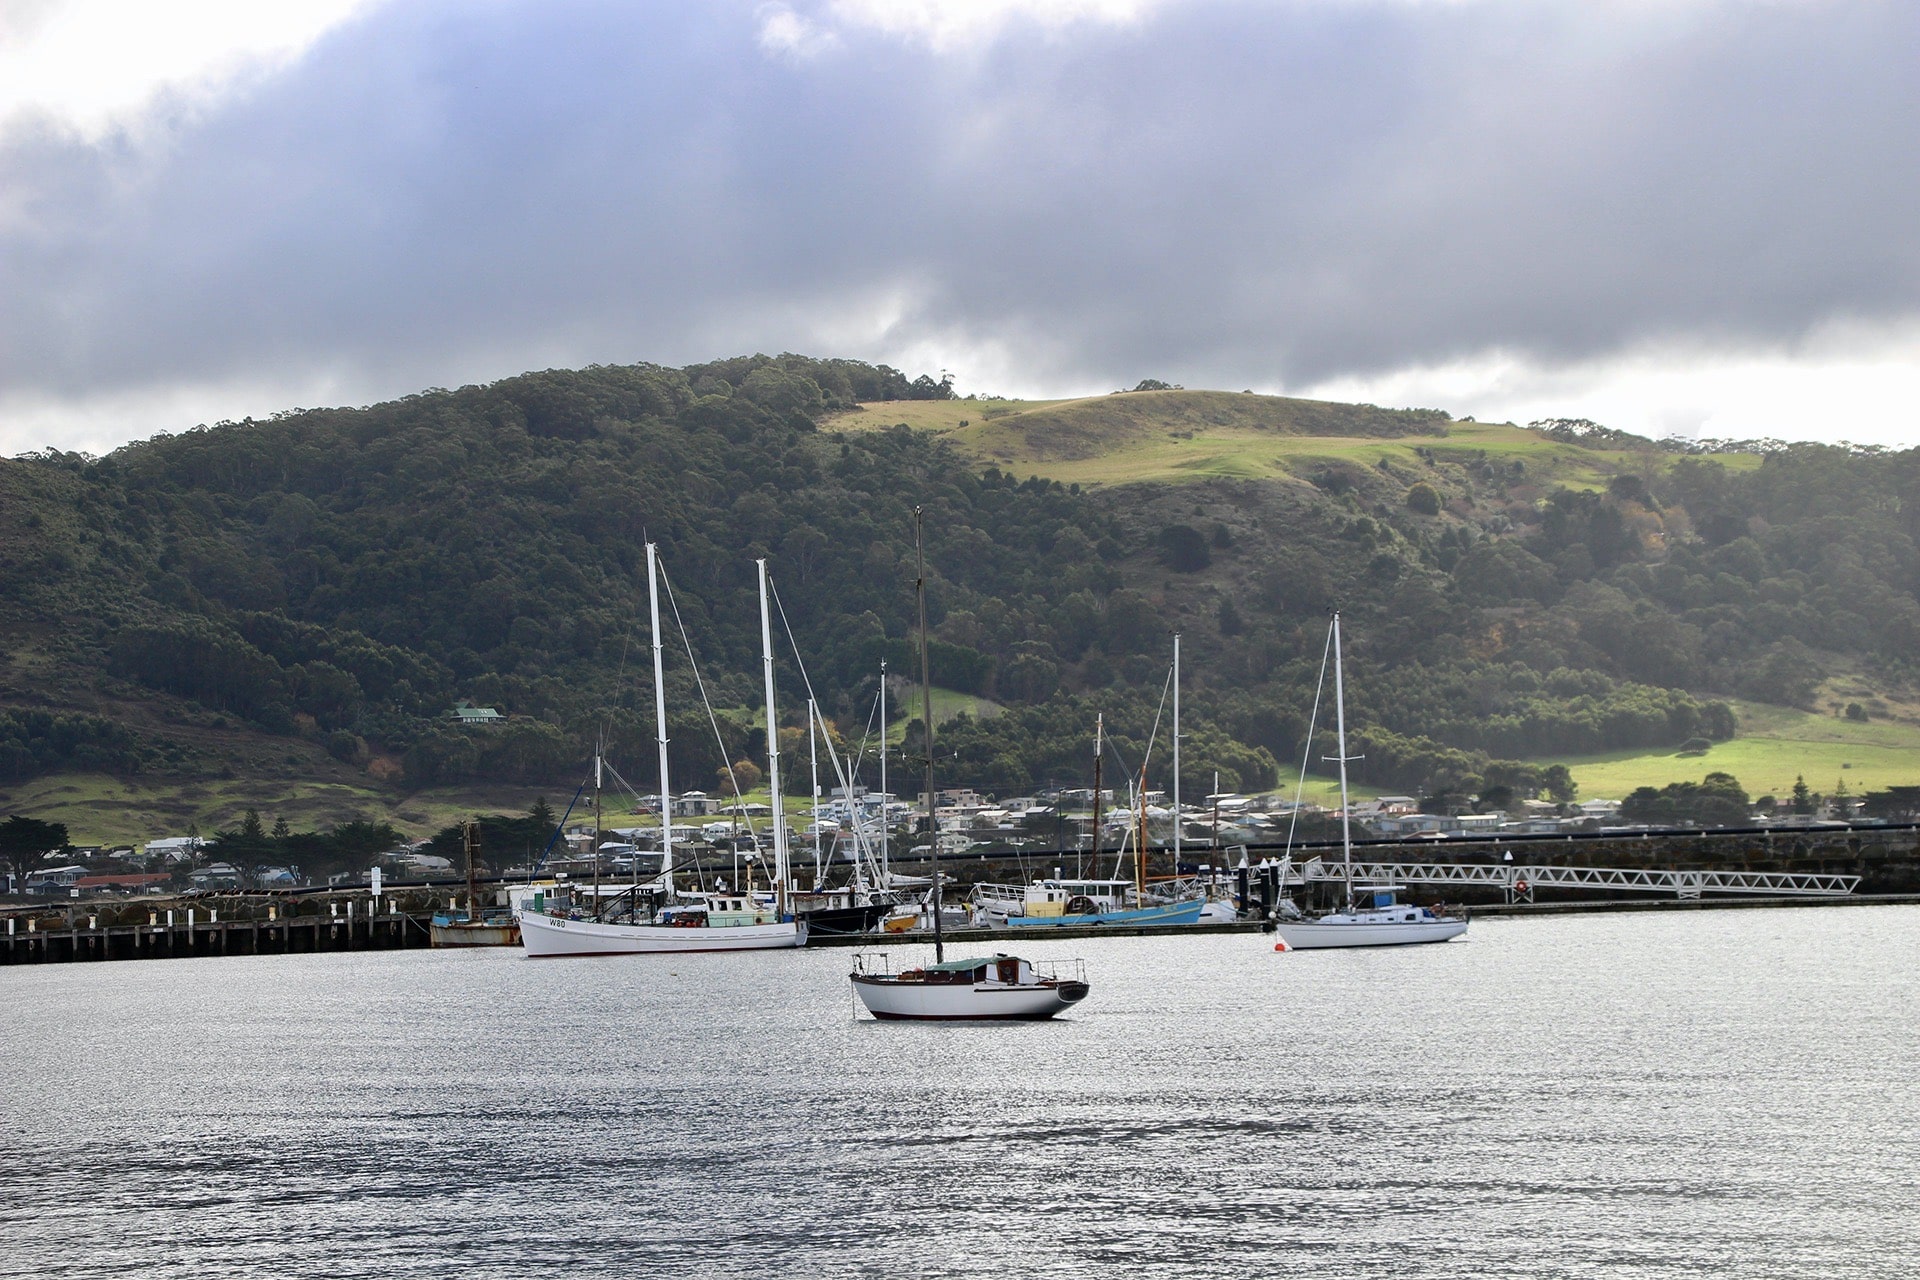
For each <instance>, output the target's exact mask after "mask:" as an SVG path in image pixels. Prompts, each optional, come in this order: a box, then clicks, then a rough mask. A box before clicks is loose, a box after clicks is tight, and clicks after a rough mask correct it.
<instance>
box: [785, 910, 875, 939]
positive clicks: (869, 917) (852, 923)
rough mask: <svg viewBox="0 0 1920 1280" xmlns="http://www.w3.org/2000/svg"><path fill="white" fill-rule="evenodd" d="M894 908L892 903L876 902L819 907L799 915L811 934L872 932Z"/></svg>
mask: <svg viewBox="0 0 1920 1280" xmlns="http://www.w3.org/2000/svg"><path fill="white" fill-rule="evenodd" d="M892 910H893V907H892V905H891V904H889V903H884V902H876V903H873V904H872V905H870V906H864V907H819V908H816V909H814V910H812V911H802V912H800V913H799V915H800V918H801V919H802V920H805V921H806V922H807V932H808V933H809V934H818V935H821V936H825V935H827V934H851V933H872V932H873V931H874V929H875V928H876V927H878V926H879V924H880V922H881V921H882V920H884V919H885V918H886V917H887V914H888V913H889V912H891V911H892Z"/></svg>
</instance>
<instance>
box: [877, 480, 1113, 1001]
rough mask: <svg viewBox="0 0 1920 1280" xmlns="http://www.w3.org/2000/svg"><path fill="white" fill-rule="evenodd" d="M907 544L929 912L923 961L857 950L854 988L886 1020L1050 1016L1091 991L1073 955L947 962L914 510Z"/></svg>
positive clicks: (923, 573)
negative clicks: (921, 731) (895, 965)
mask: <svg viewBox="0 0 1920 1280" xmlns="http://www.w3.org/2000/svg"><path fill="white" fill-rule="evenodd" d="M913 544H914V552H915V555H916V557H917V560H918V564H919V578H918V580H917V582H916V583H915V587H914V590H915V595H916V598H917V601H918V605H919V611H920V698H921V702H920V707H921V712H920V716H921V724H922V726H923V727H924V728H925V730H926V735H927V774H926V802H927V837H928V855H929V857H930V859H931V861H932V863H933V886H932V888H931V890H930V891H929V893H928V906H929V908H930V910H929V914H930V915H931V916H932V917H933V960H934V962H933V963H932V964H930V965H922V966H920V967H917V968H911V969H904V970H901V971H900V972H897V973H896V972H894V971H893V969H892V966H891V963H890V961H889V958H888V957H887V956H886V955H885V954H884V953H881V954H877V955H856V956H854V960H853V972H852V973H851V974H850V975H849V977H851V978H852V980H853V989H854V992H855V993H856V994H858V995H859V997H860V1002H861V1003H862V1004H864V1005H865V1006H866V1007H867V1012H869V1013H871V1014H872V1015H873V1016H874V1017H876V1018H880V1019H882V1020H885V1021H896V1020H906V1021H920V1022H1010V1021H1025V1022H1035V1021H1040V1020H1043V1019H1046V1018H1051V1017H1053V1016H1054V1015H1055V1014H1056V1013H1059V1012H1060V1011H1061V1010H1063V1009H1068V1008H1071V1007H1072V1006H1074V1005H1076V1004H1078V1003H1080V1001H1082V1000H1084V999H1086V998H1087V993H1088V992H1089V991H1090V990H1092V988H1091V987H1090V986H1088V984H1087V979H1086V971H1085V969H1084V967H1083V966H1081V964H1080V962H1079V961H1077V960H1074V961H1066V962H1061V963H1058V964H1056V965H1052V966H1049V965H1036V964H1034V963H1032V962H1030V961H1027V960H1023V959H1021V958H1020V957H1019V956H1010V955H1007V954H1005V953H1004V952H1002V953H997V954H995V955H992V956H986V957H978V958H974V959H968V960H949V959H947V955H946V939H945V935H944V931H943V929H942V926H941V920H940V879H941V876H940V841H939V826H938V824H937V823H936V822H935V820H934V801H933V681H932V671H931V668H930V667H929V665H928V662H927V555H926V548H925V546H924V545H923V543H922V539H921V513H920V508H918V507H915V508H914V509H913Z"/></svg>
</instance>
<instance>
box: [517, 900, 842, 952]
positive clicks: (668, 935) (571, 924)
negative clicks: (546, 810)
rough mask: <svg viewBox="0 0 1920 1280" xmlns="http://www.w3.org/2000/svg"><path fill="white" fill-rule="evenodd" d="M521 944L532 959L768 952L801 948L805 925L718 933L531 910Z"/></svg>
mask: <svg viewBox="0 0 1920 1280" xmlns="http://www.w3.org/2000/svg"><path fill="white" fill-rule="evenodd" d="M520 942H521V945H522V946H524V947H526V949H527V955H528V956H530V957H546V956H625V955H652V954H660V955H666V954H671V953H675V952H685V951H772V950H778V949H780V948H786V947H802V946H805V945H806V942H807V926H806V923H805V922H804V921H791V920H789V921H785V922H783V923H778V924H742V925H722V926H719V927H717V928H715V927H707V926H701V927H694V928H687V927H680V926H674V925H654V924H607V923H605V922H602V921H597V920H566V919H562V918H560V917H558V916H549V915H543V914H541V913H540V912H538V911H531V910H529V911H523V912H521V913H520Z"/></svg>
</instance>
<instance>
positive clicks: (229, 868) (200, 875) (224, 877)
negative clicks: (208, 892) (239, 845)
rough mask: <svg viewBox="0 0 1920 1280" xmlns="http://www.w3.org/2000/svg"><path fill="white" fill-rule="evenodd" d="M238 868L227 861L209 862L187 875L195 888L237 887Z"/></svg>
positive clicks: (239, 876) (188, 881) (238, 880)
mask: <svg viewBox="0 0 1920 1280" xmlns="http://www.w3.org/2000/svg"><path fill="white" fill-rule="evenodd" d="M241 879H242V877H241V875H240V869H239V868H238V867H236V866H234V865H233V864H232V863H229V862H211V863H208V864H207V865H206V866H204V867H202V868H200V869H199V870H198V871H196V872H194V873H193V874H192V875H190V876H188V877H187V883H189V884H191V885H192V886H193V887H194V888H196V889H238V888H239V887H240V881H241Z"/></svg>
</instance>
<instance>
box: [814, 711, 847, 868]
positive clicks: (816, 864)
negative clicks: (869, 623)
mask: <svg viewBox="0 0 1920 1280" xmlns="http://www.w3.org/2000/svg"><path fill="white" fill-rule="evenodd" d="M819 715H820V713H819V711H818V709H817V708H815V706H814V705H813V699H812V698H808V699H807V765H808V767H809V768H811V769H812V770H813V891H814V892H815V893H820V892H822V891H823V890H825V889H826V887H827V872H826V865H825V864H824V863H823V862H822V861H821V860H820V754H819V751H818V749H817V748H816V747H815V746H814V740H813V728H814V722H815V721H816V720H817V719H818V718H819ZM847 803H848V804H852V803H853V801H852V799H851V798H849V799H848V801H847Z"/></svg>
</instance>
